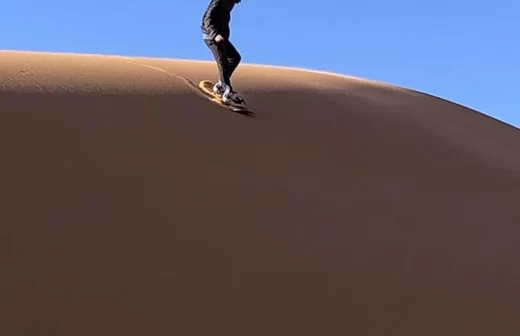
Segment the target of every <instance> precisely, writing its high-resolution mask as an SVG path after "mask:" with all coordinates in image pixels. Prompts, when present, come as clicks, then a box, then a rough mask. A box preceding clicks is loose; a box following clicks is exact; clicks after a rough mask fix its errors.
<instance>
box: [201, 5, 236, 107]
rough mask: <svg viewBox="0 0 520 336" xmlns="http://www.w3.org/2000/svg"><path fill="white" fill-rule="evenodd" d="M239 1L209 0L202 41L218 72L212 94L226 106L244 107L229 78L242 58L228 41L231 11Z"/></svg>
mask: <svg viewBox="0 0 520 336" xmlns="http://www.w3.org/2000/svg"><path fill="white" fill-rule="evenodd" d="M240 2H241V0H210V3H209V5H208V7H207V9H206V11H205V12H204V15H203V17H202V25H201V30H202V33H203V39H204V42H205V43H206V45H207V46H208V48H209V49H210V51H211V53H212V54H213V57H214V58H215V61H216V62H217V66H218V70H219V77H220V78H219V81H218V82H217V83H215V85H214V86H213V92H214V93H215V94H216V95H217V96H218V97H220V98H221V99H222V101H223V102H224V103H226V104H229V103H232V104H235V105H244V104H245V101H244V99H243V98H242V97H241V96H240V95H239V94H238V93H237V92H236V91H235V90H234V89H233V86H232V85H231V76H232V75H233V72H234V71H235V69H236V68H237V66H238V64H239V63H240V61H241V59H242V57H241V56H240V53H239V52H238V51H237V49H236V48H235V46H234V45H233V44H232V43H231V41H230V40H229V37H230V35H231V33H230V28H229V22H230V21H231V11H232V10H233V8H234V7H235V5H236V4H238V3H240Z"/></svg>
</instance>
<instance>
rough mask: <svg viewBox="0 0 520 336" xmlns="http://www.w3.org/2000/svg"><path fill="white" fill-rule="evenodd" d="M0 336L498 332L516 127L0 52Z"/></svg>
mask: <svg viewBox="0 0 520 336" xmlns="http://www.w3.org/2000/svg"><path fill="white" fill-rule="evenodd" d="M0 67H1V68H0V107H1V109H0V153H1V156H0V158H1V162H0V163H1V165H0V167H1V168H0V169H1V175H0V186H1V189H0V190H1V191H0V204H1V205H0V222H1V224H0V258H1V259H0V261H1V265H2V274H1V277H0V328H1V329H0V334H1V335H10V336H11V335H13V336H19V335H53V336H58V335H59V336H61V335H67V336H69V335H74V336H83V335H85V336H91V335H107V336H108V335H110V336H114V335H125V336H131V335H154V336H156V335H157V336H158V335H183V336H188V335H226V336H231V335H233V336H235V335H236V336H238V335H240V336H244V335H248V336H249V335H262V336H265V335H284V336H287V335H295V336H296V335H297V336H304V335H356V336H364V335H366V336H375V335H385V336H388V335H392V336H393V335H395V336H404V335H413V336H417V335H422V336H426V335H443V336H447V335H453V336H461V335H471V336H476V335H487V336H488V335H513V334H514V333H515V332H516V333H518V332H520V269H519V267H518V256H519V255H520V244H519V231H520V230H519V228H518V225H519V223H520V207H519V203H518V200H519V199H520V159H519V153H520V132H519V131H518V129H516V128H514V127H511V126H509V125H507V124H504V123H502V122H499V121H496V120H494V119H492V118H489V117H487V116H484V115H482V114H479V113H478V112H476V111H472V110H469V109H466V108H464V107H461V106H458V105H455V104H452V103H450V102H446V101H443V100H441V99H437V98H434V97H431V96H428V95H424V94H421V93H417V92H413V91H409V90H405V89H401V88H396V87H392V86H390V85H386V84H382V83H373V82H370V81H365V80H361V79H356V78H347V77H340V76H334V75H328V74H318V73H311V72H304V71H296V70H290V69H277V68H267V67H259V66H246V65H244V66H243V67H241V68H240V69H239V70H238V72H237V74H236V79H235V81H234V83H235V86H236V87H237V88H239V89H240V90H241V91H242V92H243V93H244V94H245V95H246V97H247V100H248V103H249V104H250V106H251V107H252V108H253V109H254V110H255V112H256V113H257V116H256V118H248V117H245V116H241V115H238V114H234V113H231V112H229V111H227V110H225V109H222V108H219V107H218V106H216V105H214V104H212V103H211V102H209V101H208V100H205V99H203V98H202V97H200V96H199V95H197V94H196V93H195V92H194V91H193V90H191V89H190V88H189V86H187V85H186V83H185V82H184V81H183V80H182V79H180V78H179V76H180V77H188V78H189V79H191V80H193V81H195V82H198V81H199V80H201V79H208V78H209V79H211V78H213V76H214V73H215V66H214V65H213V64H211V63H203V62H188V61H171V60H159V59H145V58H134V59H130V58H124V57H108V56H85V55H65V54H62V55H59V54H46V53H16V52H3V53H0Z"/></svg>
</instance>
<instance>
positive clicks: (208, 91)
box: [199, 80, 252, 114]
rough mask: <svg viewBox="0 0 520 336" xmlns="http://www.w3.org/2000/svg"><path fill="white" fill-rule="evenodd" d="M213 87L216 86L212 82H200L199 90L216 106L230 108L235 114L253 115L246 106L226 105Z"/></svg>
mask: <svg viewBox="0 0 520 336" xmlns="http://www.w3.org/2000/svg"><path fill="white" fill-rule="evenodd" d="M213 85H214V84H213V83H212V82H211V81H209V80H203V81H200V82H199V89H200V90H201V91H202V92H203V93H204V94H205V95H206V96H207V97H208V98H209V100H211V101H212V102H214V103H215V104H218V105H220V106H222V107H225V108H228V109H230V110H232V111H233V112H239V113H244V114H251V113H252V112H251V111H249V110H248V109H247V107H246V106H245V105H243V106H237V105H234V104H228V103H224V102H223V101H222V99H220V97H219V96H217V95H216V94H215V93H214V92H213Z"/></svg>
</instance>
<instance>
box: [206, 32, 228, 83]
mask: <svg viewBox="0 0 520 336" xmlns="http://www.w3.org/2000/svg"><path fill="white" fill-rule="evenodd" d="M204 42H205V43H206V45H207V46H208V48H209V50H210V51H211V53H212V54H213V57H214V58H215V61H216V63H217V67H218V71H219V79H220V83H221V84H225V85H228V86H230V85H231V83H230V82H229V76H227V73H228V70H227V69H228V68H229V61H228V59H227V57H226V55H225V51H224V48H223V45H222V43H217V42H215V41H213V40H204ZM217 84H218V83H217Z"/></svg>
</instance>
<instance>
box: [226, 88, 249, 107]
mask: <svg viewBox="0 0 520 336" xmlns="http://www.w3.org/2000/svg"><path fill="white" fill-rule="evenodd" d="M222 101H223V102H224V103H226V104H228V103H234V104H238V105H243V104H245V103H246V102H245V100H244V98H242V97H241V96H240V95H239V94H238V93H236V92H235V91H233V90H232V89H231V88H230V87H229V86H226V89H225V91H224V93H223V94H222Z"/></svg>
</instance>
